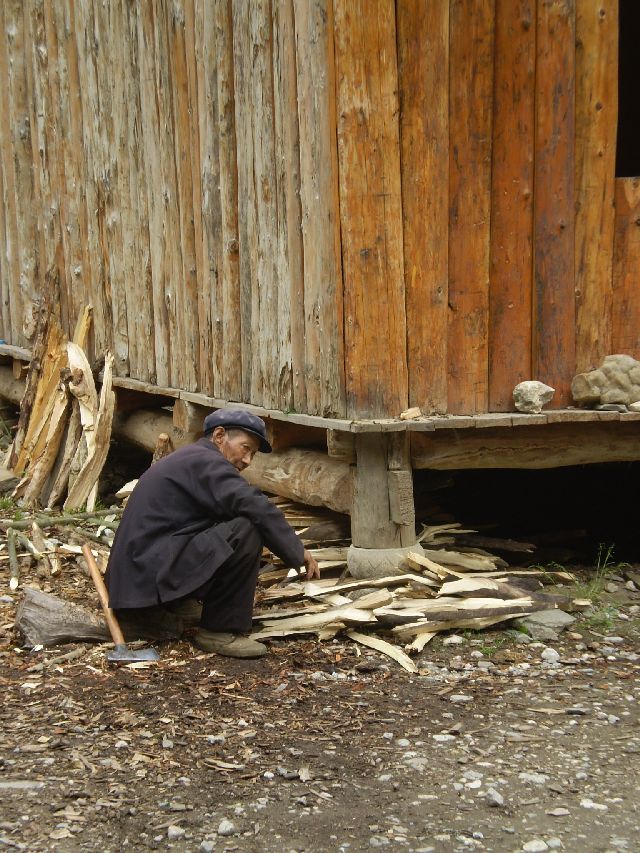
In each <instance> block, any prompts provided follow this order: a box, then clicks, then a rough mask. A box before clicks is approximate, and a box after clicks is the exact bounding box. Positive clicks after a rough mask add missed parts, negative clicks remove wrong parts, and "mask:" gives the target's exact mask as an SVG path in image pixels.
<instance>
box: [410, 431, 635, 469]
mask: <svg viewBox="0 0 640 853" xmlns="http://www.w3.org/2000/svg"><path fill="white" fill-rule="evenodd" d="M638 460H640V424H638V423H629V424H627V423H621V422H617V423H612V424H606V423H593V422H591V423H586V424H580V425H577V424H571V423H558V424H547V425H546V426H531V427H524V426H521V427H518V429H510V428H505V429H502V428H497V427H495V428H489V429H483V430H466V431H464V432H463V431H458V432H454V433H451V432H450V431H448V430H447V431H444V430H443V431H438V432H434V433H428V434H425V433H413V434H412V436H411V464H412V466H413V468H435V469H439V470H453V469H458V468H459V469H469V468H562V467H565V466H568V465H586V464H591V463H597V462H636V461H638Z"/></svg>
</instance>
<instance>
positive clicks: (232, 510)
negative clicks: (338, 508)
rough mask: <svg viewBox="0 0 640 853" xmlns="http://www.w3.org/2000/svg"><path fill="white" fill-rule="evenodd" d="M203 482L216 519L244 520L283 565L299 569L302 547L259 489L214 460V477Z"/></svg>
mask: <svg viewBox="0 0 640 853" xmlns="http://www.w3.org/2000/svg"><path fill="white" fill-rule="evenodd" d="M207 480H208V482H207V484H206V486H205V488H206V490H207V491H208V492H209V496H210V499H211V501H212V503H213V507H214V511H215V514H216V515H217V516H218V517H221V518H227V519H231V518H236V517H238V516H244V517H245V518H248V519H249V520H250V521H251V522H252V523H253V524H254V525H255V526H256V527H257V528H258V530H259V531H260V533H261V535H262V541H263V542H264V544H265V545H266V546H267V548H269V550H270V551H272V552H273V553H274V554H276V556H278V557H280V559H281V560H282V562H283V563H284V564H285V565H286V566H290V567H291V568H299V567H300V566H301V565H302V564H303V562H304V545H303V544H302V542H301V540H300V539H299V537H298V536H297V535H296V533H295V531H294V530H293V528H292V527H291V526H290V525H289V524H288V523H287V520H286V518H285V517H284V514H283V512H282V511H281V510H280V509H278V507H276V506H274V504H272V503H271V501H270V500H269V499H268V498H267V497H266V495H264V494H263V493H262V492H261V491H260V489H257V488H256V487H255V486H252V485H250V484H249V483H247V481H246V480H245V479H244V477H242V476H241V474H240V473H239V472H238V471H237V470H236V469H235V468H234V467H233V465H231V463H229V462H227V461H226V460H216V465H215V475H214V476H212V477H211V476H210V477H208V478H207ZM202 485H204V484H202Z"/></svg>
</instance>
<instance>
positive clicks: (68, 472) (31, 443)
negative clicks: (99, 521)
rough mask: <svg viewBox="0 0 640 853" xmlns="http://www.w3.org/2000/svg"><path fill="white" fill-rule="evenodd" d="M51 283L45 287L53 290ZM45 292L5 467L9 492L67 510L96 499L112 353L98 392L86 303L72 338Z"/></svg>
mask: <svg viewBox="0 0 640 853" xmlns="http://www.w3.org/2000/svg"><path fill="white" fill-rule="evenodd" d="M55 291H56V288H55V283H54V282H52V283H51V287H50V288H49V289H48V290H47V293H48V294H53V293H55ZM54 304H55V303H52V304H49V303H48V300H47V297H45V298H44V299H43V304H42V305H41V307H40V310H39V316H38V323H37V326H36V333H35V341H34V346H33V356H32V359H31V363H30V366H29V371H28V374H27V380H26V387H25V393H24V397H23V399H22V402H21V405H20V416H19V420H18V426H17V431H16V435H15V438H14V441H13V444H12V446H11V447H10V449H9V451H8V455H7V459H6V463H5V464H6V467H7V468H9V469H10V470H12V471H13V473H14V474H15V475H16V476H18V477H20V482H19V483H18V485H17V486H16V488H15V491H14V493H13V497H14V498H16V499H20V500H21V502H22V503H24V504H26V505H29V506H33V505H39V506H43V507H53V506H57V505H60V504H62V505H63V506H64V509H65V510H73V509H77V508H79V507H83V506H85V505H86V507H87V508H88V509H89V510H92V509H93V508H94V506H95V502H96V496H97V489H98V477H99V475H100V472H101V471H102V468H103V465H104V463H105V461H106V458H107V453H108V450H109V442H110V439H111V427H112V422H113V414H114V409H115V395H114V393H113V390H112V377H113V357H112V355H111V354H109V353H107V355H106V357H105V364H104V373H103V381H102V388H101V391H100V396H99V397H98V393H97V391H96V386H95V382H94V378H93V373H92V370H91V367H90V365H89V362H88V360H87V356H86V354H85V352H84V347H85V346H86V340H87V336H88V332H89V327H90V323H91V309H90V308H88V307H87V308H85V310H84V311H83V312H82V314H81V316H80V319H79V320H78V324H77V326H76V330H75V333H74V336H73V340H72V341H68V340H67V339H66V336H65V335H64V333H63V331H62V329H61V327H60V323H59V320H58V318H57V316H56V313H55V311H53V310H52V309H53V307H54Z"/></svg>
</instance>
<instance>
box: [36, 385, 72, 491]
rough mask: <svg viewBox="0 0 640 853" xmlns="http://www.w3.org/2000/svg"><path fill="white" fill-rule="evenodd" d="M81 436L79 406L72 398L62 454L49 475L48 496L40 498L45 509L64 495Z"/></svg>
mask: <svg viewBox="0 0 640 853" xmlns="http://www.w3.org/2000/svg"><path fill="white" fill-rule="evenodd" d="M81 435H82V424H81V423H80V404H79V403H78V401H77V400H76V399H75V398H74V399H73V400H72V401H71V412H70V414H69V419H68V422H67V428H66V431H65V435H64V437H63V440H62V452H61V453H60V454H59V456H58V459H57V461H56V465H55V467H54V469H53V471H52V473H51V477H52V483H51V488H50V489H49V494H48V495H47V496H46V497H45V495H46V492H43V495H42V496H41V497H42V499H41V503H46V505H47V507H49V508H50V507H52V506H56V505H57V503H58V502H59V501H60V499H61V498H62V496H63V495H64V493H65V491H66V489H67V484H68V482H69V474H70V472H71V463H72V461H73V457H74V455H75V452H76V448H77V446H78V442H79V441H80V437H81Z"/></svg>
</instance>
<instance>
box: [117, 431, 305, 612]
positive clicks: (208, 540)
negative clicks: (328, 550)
mask: <svg viewBox="0 0 640 853" xmlns="http://www.w3.org/2000/svg"><path fill="white" fill-rule="evenodd" d="M238 516H244V517H245V518H248V519H249V520H250V521H251V522H253V524H254V525H255V526H256V528H257V529H258V531H259V532H260V534H261V536H262V541H263V542H264V544H265V545H266V546H267V547H268V548H269V550H270V551H273V553H274V554H276V555H277V556H278V557H280V559H281V560H283V562H284V563H285V564H286V565H287V566H291V567H295V568H298V567H299V566H301V565H302V563H303V562H304V560H303V551H304V546H303V545H302V542H301V541H300V539H299V538H298V536H297V535H296V534H295V533H294V531H293V529H292V528H291V527H290V526H289V524H288V523H287V521H286V519H285V517H284V515H283V514H282V512H281V511H280V510H279V509H278V508H277V507H276V506H274V505H273V504H272V503H271V502H270V501H269V500H267V498H266V497H265V495H264V494H263V493H262V492H261V491H260V490H259V489H256V488H255V487H254V486H250V485H249V483H247V481H246V480H245V479H244V477H242V476H241V474H240V473H239V472H238V471H237V470H236V469H235V468H234V466H233V465H232V464H231V463H230V462H228V461H227V460H226V459H225V458H224V456H223V455H222V454H221V453H220V451H219V450H218V449H217V448H216V447H215V446H214V445H213V444H212V443H211V441H210V440H209V439H208V438H201V439H200V440H199V441H197V442H196V443H195V444H190V445H188V446H187V447H181V448H180V449H179V450H176V451H174V452H173V453H171V454H170V455H169V456H166V457H165V458H164V459H161V460H160V461H159V462H156V463H155V464H154V465H152V466H151V467H150V468H149V469H148V470H147V471H145V473H144V474H143V475H142V476H141V477H140V480H139V481H138V483H137V485H136V487H135V489H134V490H133V492H132V494H131V496H130V498H129V501H128V503H127V506H126V507H125V511H124V513H123V516H122V521H121V522H120V526H119V527H118V530H117V532H116V536H115V541H114V543H113V548H112V549H111V556H110V557H109V564H108V566H107V574H106V577H105V581H106V583H107V587H108V589H109V605H110V606H111V607H112V608H113V609H114V610H115V609H118V608H129V607H150V606H153V605H156V604H159V603H160V602H163V601H172V600H174V599H176V598H181V597H182V596H185V595H188V594H189V593H190V592H193V591H194V590H196V589H198V587H200V586H202V585H203V584H204V583H206V581H208V580H209V579H210V578H211V576H212V575H213V573H214V572H215V570H216V569H217V568H218V567H219V566H221V565H222V563H224V561H225V560H227V559H228V558H229V557H230V556H231V553H232V551H231V547H230V546H229V544H228V543H227V542H226V541H225V539H224V538H223V537H222V536H221V535H220V534H219V533H218V532H217V531H216V527H215V525H216V524H217V523H218V522H221V521H231V520H232V519H234V518H237V517H238Z"/></svg>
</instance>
